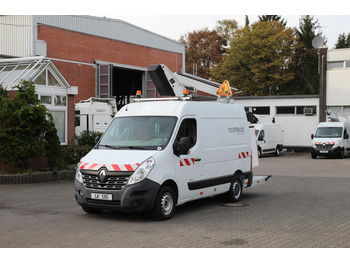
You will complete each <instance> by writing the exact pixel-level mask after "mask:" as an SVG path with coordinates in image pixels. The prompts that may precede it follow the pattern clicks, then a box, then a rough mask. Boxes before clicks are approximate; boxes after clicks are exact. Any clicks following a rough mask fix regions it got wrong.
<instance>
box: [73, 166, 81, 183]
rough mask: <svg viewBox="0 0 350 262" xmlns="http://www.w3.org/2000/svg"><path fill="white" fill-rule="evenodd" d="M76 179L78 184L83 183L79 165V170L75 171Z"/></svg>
mask: <svg viewBox="0 0 350 262" xmlns="http://www.w3.org/2000/svg"><path fill="white" fill-rule="evenodd" d="M75 179H76V180H77V181H78V182H80V183H83V175H82V174H81V172H80V169H79V165H78V166H77V170H76V171H75Z"/></svg>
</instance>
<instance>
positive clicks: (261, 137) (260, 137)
mask: <svg viewBox="0 0 350 262" xmlns="http://www.w3.org/2000/svg"><path fill="white" fill-rule="evenodd" d="M264 137H265V132H264V130H261V131H260V134H259V138H258V141H264Z"/></svg>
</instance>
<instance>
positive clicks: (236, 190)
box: [226, 177, 243, 202]
mask: <svg viewBox="0 0 350 262" xmlns="http://www.w3.org/2000/svg"><path fill="white" fill-rule="evenodd" d="M242 193H243V187H242V183H241V180H240V179H239V177H235V178H234V179H233V181H232V182H231V185H230V189H229V191H228V192H227V193H226V199H227V201H229V202H238V201H239V200H241V197H242Z"/></svg>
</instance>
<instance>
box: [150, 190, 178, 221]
mask: <svg viewBox="0 0 350 262" xmlns="http://www.w3.org/2000/svg"><path fill="white" fill-rule="evenodd" d="M175 206H176V200H175V193H174V190H173V189H172V188H171V187H167V186H165V187H161V188H160V190H159V192H158V195H157V198H156V202H155V204H154V207H153V209H152V216H153V217H154V218H156V219H158V220H167V219H170V218H171V217H172V215H173V214H174V211H175Z"/></svg>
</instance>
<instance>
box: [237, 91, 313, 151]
mask: <svg viewBox="0 0 350 262" xmlns="http://www.w3.org/2000/svg"><path fill="white" fill-rule="evenodd" d="M235 103H238V104H243V105H244V107H256V106H269V107H270V115H261V116H259V115H258V116H257V117H258V118H259V121H260V122H261V123H271V120H272V118H273V117H274V118H275V121H276V123H279V124H281V128H282V130H283V131H284V146H290V147H309V146H311V138H310V137H311V134H313V133H314V132H315V131H316V128H317V125H318V123H319V114H318V111H319V98H318V96H285V97H282V96H281V97H244V98H236V99H235ZM279 106H316V114H314V115H312V116H306V115H304V114H277V112H276V107H279Z"/></svg>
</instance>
